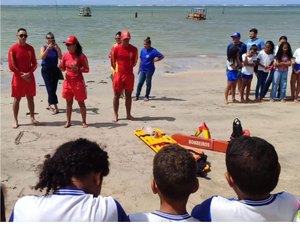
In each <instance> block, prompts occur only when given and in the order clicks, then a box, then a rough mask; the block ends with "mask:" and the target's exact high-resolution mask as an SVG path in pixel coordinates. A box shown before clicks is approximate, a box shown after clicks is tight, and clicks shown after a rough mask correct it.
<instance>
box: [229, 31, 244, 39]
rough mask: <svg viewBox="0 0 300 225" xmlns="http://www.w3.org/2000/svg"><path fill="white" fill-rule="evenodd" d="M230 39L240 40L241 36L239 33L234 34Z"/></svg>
mask: <svg viewBox="0 0 300 225" xmlns="http://www.w3.org/2000/svg"><path fill="white" fill-rule="evenodd" d="M230 37H232V38H240V37H241V34H240V33H239V32H235V33H233V34H232V35H231V36H230Z"/></svg>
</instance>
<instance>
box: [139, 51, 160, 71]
mask: <svg viewBox="0 0 300 225" xmlns="http://www.w3.org/2000/svg"><path fill="white" fill-rule="evenodd" d="M156 57H157V58H161V57H163V54H161V53H160V52H159V51H157V50H156V49H155V48H150V49H146V48H143V49H142V50H141V54H140V58H141V66H140V71H141V72H154V70H155V66H154V62H153V60H154V58H156Z"/></svg>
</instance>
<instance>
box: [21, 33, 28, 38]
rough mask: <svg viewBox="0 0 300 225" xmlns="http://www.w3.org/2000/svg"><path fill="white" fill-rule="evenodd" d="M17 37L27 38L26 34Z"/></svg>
mask: <svg viewBox="0 0 300 225" xmlns="http://www.w3.org/2000/svg"><path fill="white" fill-rule="evenodd" d="M19 37H20V38H27V37H28V35H27V34H20V35H19Z"/></svg>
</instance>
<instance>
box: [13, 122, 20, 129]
mask: <svg viewBox="0 0 300 225" xmlns="http://www.w3.org/2000/svg"><path fill="white" fill-rule="evenodd" d="M18 127H19V124H18V121H15V123H14V125H13V128H14V129H17V128H18Z"/></svg>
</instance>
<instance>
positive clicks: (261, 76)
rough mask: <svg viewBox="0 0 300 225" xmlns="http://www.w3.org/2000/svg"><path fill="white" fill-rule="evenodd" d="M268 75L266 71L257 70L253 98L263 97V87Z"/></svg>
mask: <svg viewBox="0 0 300 225" xmlns="http://www.w3.org/2000/svg"><path fill="white" fill-rule="evenodd" d="M267 77H268V72H264V71H262V70H259V71H258V75H257V84H256V90H255V98H256V99H258V97H259V98H263V90H264V87H265V83H266V79H267Z"/></svg>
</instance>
